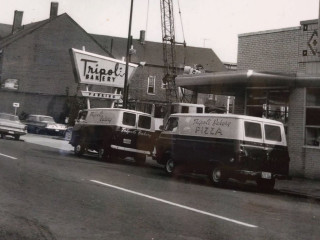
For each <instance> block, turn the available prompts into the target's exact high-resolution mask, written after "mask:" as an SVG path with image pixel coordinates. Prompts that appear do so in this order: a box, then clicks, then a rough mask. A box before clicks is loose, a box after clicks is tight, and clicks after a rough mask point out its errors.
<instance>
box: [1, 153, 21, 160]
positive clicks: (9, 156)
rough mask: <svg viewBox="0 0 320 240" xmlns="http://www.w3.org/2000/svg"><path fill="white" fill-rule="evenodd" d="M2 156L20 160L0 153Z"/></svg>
mask: <svg viewBox="0 0 320 240" xmlns="http://www.w3.org/2000/svg"><path fill="white" fill-rule="evenodd" d="M0 156H4V157H7V158H11V159H15V160H16V159H18V158H15V157H12V156H9V155H5V154H2V153H0Z"/></svg>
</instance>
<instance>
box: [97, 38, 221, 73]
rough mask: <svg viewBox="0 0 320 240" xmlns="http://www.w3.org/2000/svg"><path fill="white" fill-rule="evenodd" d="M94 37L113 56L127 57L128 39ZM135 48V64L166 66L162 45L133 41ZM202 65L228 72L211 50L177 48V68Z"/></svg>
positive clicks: (211, 69) (213, 70)
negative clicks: (144, 63)
mask: <svg viewBox="0 0 320 240" xmlns="http://www.w3.org/2000/svg"><path fill="white" fill-rule="evenodd" d="M92 36H93V37H94V38H95V39H96V40H97V41H98V42H99V43H100V45H102V46H103V47H104V48H106V50H108V51H109V52H111V53H112V55H113V56H114V57H115V58H117V59H121V58H122V57H124V56H126V49H127V39H126V38H120V37H113V36H105V35H96V34H92ZM133 48H134V49H135V50H136V53H135V54H133V55H132V56H131V61H132V62H134V63H139V62H146V63H147V64H149V65H156V66H164V62H163V50H162V43H159V42H150V41H145V42H143V43H141V42H140V40H139V39H133ZM196 64H201V65H202V66H203V67H204V69H205V70H206V71H209V72H217V71H226V68H225V66H224V64H223V63H222V62H221V60H220V59H219V58H218V56H217V55H216V54H215V53H214V52H213V50H212V49H209V48H200V47H190V46H187V47H183V46H181V45H178V46H176V66H177V67H183V66H194V65H196Z"/></svg>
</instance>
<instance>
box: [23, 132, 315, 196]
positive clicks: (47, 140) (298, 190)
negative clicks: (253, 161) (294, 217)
mask: <svg viewBox="0 0 320 240" xmlns="http://www.w3.org/2000/svg"><path fill="white" fill-rule="evenodd" d="M21 140H24V141H26V142H29V143H34V144H38V145H42V146H47V147H52V148H56V149H60V150H63V151H73V147H72V146H71V145H70V144H69V141H68V140H65V139H63V138H61V137H53V136H44V135H36V134H27V135H25V136H22V137H21ZM275 190H276V191H279V192H281V193H287V194H290V195H295V196H298V197H304V198H312V199H316V200H320V180H310V179H304V178H293V179H292V180H277V181H276V185H275Z"/></svg>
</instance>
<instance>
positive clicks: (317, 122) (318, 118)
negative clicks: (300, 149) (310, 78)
mask: <svg viewBox="0 0 320 240" xmlns="http://www.w3.org/2000/svg"><path fill="white" fill-rule="evenodd" d="M305 123H306V125H305V128H306V129H305V130H306V131H305V144H306V145H307V146H317V147H319V146H320V88H307V90H306V122H305Z"/></svg>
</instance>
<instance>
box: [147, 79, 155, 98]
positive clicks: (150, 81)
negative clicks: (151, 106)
mask: <svg viewBox="0 0 320 240" xmlns="http://www.w3.org/2000/svg"><path fill="white" fill-rule="evenodd" d="M147 93H148V94H152V95H154V94H155V93H156V77H155V76H149V77H148V89H147Z"/></svg>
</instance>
